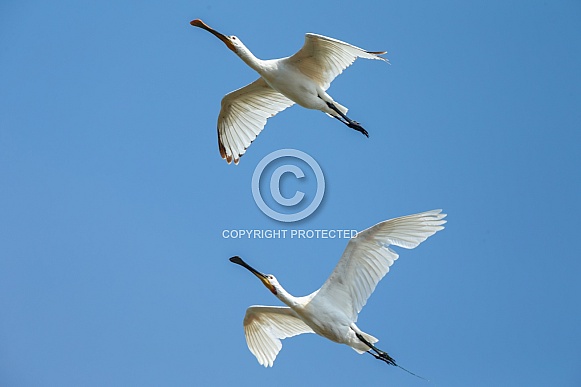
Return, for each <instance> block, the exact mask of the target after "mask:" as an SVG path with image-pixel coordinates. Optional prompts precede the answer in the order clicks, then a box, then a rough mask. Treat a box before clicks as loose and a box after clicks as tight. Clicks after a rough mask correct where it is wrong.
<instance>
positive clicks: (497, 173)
mask: <svg viewBox="0 0 581 387" xmlns="http://www.w3.org/2000/svg"><path fill="white" fill-rule="evenodd" d="M195 18H201V19H203V20H204V21H205V22H207V23H208V24H209V25H211V26H212V27H214V28H216V29H218V30H219V31H221V32H224V33H226V34H228V35H230V34H235V35H237V36H238V37H239V38H240V39H242V40H243V41H244V42H245V44H246V45H247V46H248V47H249V48H250V49H251V50H252V51H253V52H254V53H255V54H256V55H257V56H258V57H261V58H264V59H268V58H277V57H283V56H287V55H290V54H292V53H294V52H295V51H297V50H298V49H299V48H300V47H301V46H302V44H303V39H304V34H305V33H306V32H315V33H319V34H323V35H326V36H331V37H334V38H337V39H341V40H344V41H347V42H349V43H352V44H355V45H358V46H360V47H364V48H366V49H368V50H388V51H389V53H388V55H387V57H388V58H389V59H390V61H391V63H392V64H391V65H386V64H384V63H381V62H377V61H366V60H362V59H360V60H358V61H356V62H355V64H354V65H353V66H352V67H350V68H349V69H347V70H346V71H345V72H344V73H343V74H342V75H340V76H339V77H338V78H337V79H336V80H335V82H334V83H333V85H332V86H331V88H330V89H329V93H330V94H331V95H332V96H333V97H334V98H335V99H336V100H337V101H338V102H340V103H341V104H343V105H345V106H347V107H349V109H350V111H349V113H350V116H351V117H352V118H353V119H356V120H358V121H360V122H361V123H362V124H363V126H364V127H365V128H366V129H367V130H368V131H369V133H370V135H371V137H370V138H369V139H366V138H365V137H364V136H362V135H361V134H359V133H356V132H355V131H353V130H350V129H348V128H346V127H345V126H344V125H341V124H340V123H339V122H337V121H336V120H333V119H330V118H328V117H327V116H325V115H324V114H323V113H320V112H316V111H309V110H306V109H303V108H300V107H297V106H294V107H292V108H290V109H288V110H286V111H284V112H282V113H280V114H279V115H278V116H276V117H275V118H273V119H271V120H269V123H268V124H267V127H266V129H265V131H264V132H263V133H262V134H261V135H260V136H259V138H258V139H257V140H256V141H255V142H254V143H253V145H252V146H251V147H250V148H249V150H248V152H247V154H246V155H245V156H244V157H243V158H242V160H241V162H240V164H239V165H238V166H233V165H227V164H226V163H225V162H224V161H223V160H222V159H221V158H220V155H219V153H218V149H217V140H216V120H217V116H218V112H219V109H220V100H221V98H222V97H223V96H224V95H225V94H226V93H228V92H230V91H232V90H234V89H237V88H239V87H241V86H244V85H246V84H248V83H250V82H251V81H253V80H254V79H256V77H257V76H256V74H255V73H253V71H252V70H251V69H250V68H248V67H247V66H246V65H245V64H244V63H243V62H241V61H240V59H239V58H237V57H236V56H235V55H234V54H233V53H232V52H230V51H229V50H227V49H226V47H225V46H224V45H223V44H222V43H221V42H220V41H218V40H217V39H216V38H214V37H213V36H211V35H210V34H208V33H207V32H205V31H203V30H201V29H197V28H193V27H191V26H190V25H189V21H190V20H192V19H195ZM580 26H581V4H580V3H579V2H578V1H555V2H541V1H532V2H530V1H513V2H508V3H507V2H505V1H492V2H478V3H472V4H471V5H468V4H467V3H466V2H462V1H444V2H431V1H416V2H408V1H400V2H391V1H389V2H383V3H381V5H378V2H371V1H357V2H352V3H351V2H338V1H326V0H323V1H319V2H312V1H309V2H292V3H289V2H286V3H283V2H257V1H249V2H228V3H224V2H219V1H195V2H194V1H190V2H186V1H182V2H179V1H174V2H165V1H158V2H145V3H144V2H113V3H111V2H109V4H104V3H102V2H85V3H83V4H81V3H79V2H75V1H58V0H57V1H52V2H41V1H27V2H25V1H4V2H2V4H1V5H0V106H1V110H2V114H0V343H1V344H0V384H2V385H3V386H42V385H47V386H48V385H59V386H104V385H108V386H127V385H139V386H149V385H151V386H160V385H172V386H192V385H198V386H199V385H224V386H225V385H240V386H256V385H259V384H263V383H268V384H275V385H280V386H296V385H337V386H342V385H361V384H363V383H366V384H368V383H381V384H385V385H393V386H430V385H431V386H467V385H481V386H491V385H496V386H502V385H504V386H512V385H526V386H547V385H560V386H578V385H580V384H581V368H580V367H579V363H580V362H581V354H580V351H579V348H581V304H580V302H579V295H580V294H581V281H580V274H581V261H580V257H581V248H580V247H579V240H578V239H577V238H579V218H580V216H581V211H580V210H581V206H580V201H579V199H580V198H581V171H580V169H581V168H580V167H581V151H580V149H581V141H580V140H581V134H580V133H581V131H580V129H581V108H580V107H581V71H580V70H579V69H580V68H581V28H580ZM281 148H294V149H299V150H301V151H304V152H306V153H308V154H310V155H311V156H312V157H314V158H315V159H316V160H317V162H318V163H319V164H320V165H321V168H322V169H323V171H324V173H325V178H326V181H327V190H326V194H325V197H324V200H323V205H322V206H321V207H320V208H319V209H318V210H317V212H315V214H313V215H312V216H311V217H309V218H307V219H305V220H304V221H301V222H299V223H295V224H281V223H278V222H276V221H274V220H271V219H270V218H268V217H266V216H265V215H264V214H263V213H262V212H260V210H259V209H258V208H257V207H256V205H255V204H254V201H253V199H252V193H251V188H250V181H251V177H252V173H253V171H254V168H255V167H256V165H257V164H258V162H259V161H260V160H261V159H262V158H263V157H264V156H266V155H267V154H268V153H270V152H272V151H274V150H277V149H281ZM434 208H442V209H444V211H445V212H446V213H448V214H449V216H448V224H447V228H446V229H445V230H444V231H442V232H440V233H438V234H436V235H435V236H434V237H432V238H430V239H429V240H427V241H426V242H425V243H424V244H422V245H421V246H420V247H418V248H417V249H415V250H412V251H406V250H404V251H402V250H401V249H400V250H399V252H400V253H401V256H400V259H399V260H398V261H397V262H396V263H395V265H394V266H393V267H392V270H391V272H390V273H389V274H388V276H387V277H385V278H384V280H383V281H382V282H381V283H380V284H379V286H378V288H377V290H376V291H375V293H374V294H373V295H372V297H371V298H370V301H369V303H368V304H367V306H366V307H365V308H364V309H363V312H362V314H361V315H360V318H359V322H358V324H359V326H360V327H361V328H362V329H364V330H365V331H367V332H369V333H371V334H373V335H375V336H377V337H378V338H379V339H380V342H379V343H378V344H380V345H379V347H380V348H383V349H385V350H387V351H388V352H389V353H390V354H391V355H392V356H393V357H394V358H395V359H397V361H398V362H399V363H400V364H401V365H402V366H404V367H406V368H408V369H410V370H412V371H413V372H416V373H418V374H420V375H422V376H424V377H426V378H428V379H430V380H431V382H430V383H426V382H424V381H422V380H419V379H417V378H414V377H413V376H410V375H409V374H406V373H405V372H403V371H401V370H399V369H397V368H393V367H389V366H387V365H385V364H383V363H381V362H378V361H376V360H374V359H373V358H371V356H368V355H357V354H356V353H355V352H354V351H353V350H351V349H349V348H348V347H346V346H342V345H338V344H335V343H332V342H330V341H327V340H325V339H323V338H320V337H318V336H315V335H303V336H300V337H296V338H292V339H288V340H285V341H283V349H282V351H281V353H280V354H279V356H278V358H277V360H276V362H275V365H274V367H273V368H272V369H264V368H263V367H261V366H260V365H259V364H258V363H257V362H256V359H255V358H254V356H253V355H252V354H251V353H250V352H249V351H248V349H247V347H246V343H245V340H244V333H243V329H242V318H243V316H244V312H245V310H246V308H247V307H248V306H249V305H253V304H264V305H280V302H279V301H278V300H277V299H276V298H274V297H273V296H272V295H271V294H270V293H269V292H268V291H267V290H266V289H265V288H264V287H263V286H262V285H261V284H260V282H259V281H257V280H256V278H254V277H253V276H252V275H250V274H249V273H247V272H246V271H244V270H243V269H241V268H240V267H238V266H235V265H233V264H231V263H230V262H228V258H229V257H230V256H232V255H235V254H238V255H240V256H242V257H244V258H245V259H246V260H248V261H249V262H250V263H251V264H253V265H254V266H256V268H258V269H259V270H262V271H264V272H269V273H273V274H275V275H277V277H278V279H279V280H280V281H281V283H282V284H283V285H285V287H286V288H287V290H289V291H290V292H291V293H293V294H295V295H304V294H308V293H310V292H311V291H313V290H315V289H317V288H318V287H319V286H320V285H321V284H322V283H323V281H324V280H325V279H326V278H327V276H328V274H329V273H330V271H331V270H332V268H333V267H334V265H335V263H336V262H337V260H338V259H339V257H340V255H341V253H342V251H343V249H344V247H345V244H346V241H345V240H337V239H335V240H331V239H328V240H322V239H318V240H307V241H305V240H296V239H295V240H290V239H284V240H283V239H278V240H230V239H228V240H226V239H223V238H222V235H221V232H222V230H224V229H239V228H255V229H272V228H288V229H292V228H307V229H316V228H347V229H357V230H361V229H364V228H366V227H368V226H371V225H372V224H375V223H377V222H379V221H381V220H385V219H389V218H392V217H396V216H400V215H406V214H411V213H415V212H420V211H425V210H430V209H434Z"/></svg>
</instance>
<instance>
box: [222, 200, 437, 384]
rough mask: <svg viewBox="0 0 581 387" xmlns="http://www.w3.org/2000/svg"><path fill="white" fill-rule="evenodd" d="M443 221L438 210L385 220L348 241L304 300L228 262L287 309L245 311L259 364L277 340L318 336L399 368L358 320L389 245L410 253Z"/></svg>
mask: <svg viewBox="0 0 581 387" xmlns="http://www.w3.org/2000/svg"><path fill="white" fill-rule="evenodd" d="M445 217H446V214H442V213H441V210H432V211H428V212H423V213H421V214H415V215H409V216H403V217H400V218H395V219H391V220H386V221H384V222H381V223H378V224H376V225H375V226H373V227H370V228H368V229H367V230H365V231H362V232H360V233H359V234H357V236H356V237H355V238H351V240H350V241H349V243H348V244H347V247H346V248H345V251H344V252H343V255H342V256H341V259H340V260H339V263H338V264H337V266H336V267H335V269H334V270H333V272H332V273H331V276H330V277H329V278H328V279H327V281H326V282H325V283H324V284H323V286H322V287H321V288H320V289H319V290H317V291H315V292H313V293H311V294H309V295H308V296H304V297H294V296H292V295H291V294H289V293H288V292H287V291H286V290H284V289H283V287H282V286H281V285H280V284H279V282H278V281H277V280H276V278H275V277H274V276H273V275H272V274H262V273H261V272H259V271H257V270H255V269H254V268H252V267H251V266H249V265H248V264H247V263H246V262H244V261H243V260H242V259H241V258H240V257H238V256H236V257H232V258H230V261H231V262H233V263H237V264H239V265H242V266H244V267H245V268H246V269H248V270H250V271H251V272H252V273H253V274H254V275H256V276H257V277H258V279H260V280H261V281H262V283H263V284H264V285H265V286H266V287H267V288H268V289H269V290H270V291H271V292H272V293H273V294H274V295H275V296H276V297H277V298H278V299H279V300H281V301H282V302H284V303H285V304H286V305H288V306H287V307H284V306H260V305H255V306H251V307H249V308H248V309H247V310H246V316H245V317H244V333H245V335H246V343H247V344H248V348H249V349H250V352H252V353H253V354H254V356H256V359H258V362H259V363H260V364H262V365H264V366H265V367H268V366H272V365H273V363H274V359H275V358H276V356H277V355H278V352H279V351H280V350H281V348H282V343H281V339H285V338H287V337H292V336H296V335H299V334H301V333H316V334H318V335H321V336H323V337H326V338H327V339H329V340H332V341H334V342H336V343H340V344H347V345H348V346H350V347H351V348H353V349H354V350H355V351H357V352H358V353H363V352H369V353H370V354H372V355H373V356H374V357H375V358H376V359H379V360H382V361H384V362H386V363H388V364H391V365H394V366H398V367H400V366H399V365H397V364H396V362H395V360H394V359H393V358H392V357H390V356H389V355H388V354H387V353H386V352H384V351H382V350H380V349H378V348H377V347H375V346H374V345H373V344H374V343H376V342H377V341H378V340H377V339H376V338H375V337H373V336H371V335H370V334H368V333H365V332H363V331H362V330H360V329H359V328H358V327H357V325H355V322H356V321H357V315H358V314H359V312H360V311H361V309H362V308H363V306H364V305H365V304H366V303H367V299H368V298H369V296H370V295H371V293H373V291H374V290H375V286H376V285H377V283H378V282H379V281H380V280H381V279H382V278H383V276H385V274H387V272H388V271H389V267H390V266H391V265H392V264H393V262H394V261H395V260H396V259H397V258H398V254H397V253H396V252H394V251H393V250H392V249H391V248H389V246H390V245H394V246H399V247H403V248H406V249H413V248H414V247H416V246H417V245H419V244H420V243H421V242H423V241H425V240H426V239H427V238H428V237H429V236H431V235H433V234H435V233H436V232H437V231H439V230H442V229H443V228H444V227H443V226H442V225H443V224H444V223H446V221H445V220H443V219H444V218H445ZM372 351H373V352H372ZM400 368H402V367H400ZM402 369H403V368H402ZM404 370H405V369H404ZM406 371H407V370H406ZM408 372H409V371H408ZM416 376H417V375H416Z"/></svg>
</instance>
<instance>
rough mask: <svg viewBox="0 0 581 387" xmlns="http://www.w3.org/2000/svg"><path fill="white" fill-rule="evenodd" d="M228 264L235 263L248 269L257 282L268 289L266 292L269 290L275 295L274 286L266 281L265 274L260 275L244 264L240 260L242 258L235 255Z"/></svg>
mask: <svg viewBox="0 0 581 387" xmlns="http://www.w3.org/2000/svg"><path fill="white" fill-rule="evenodd" d="M230 262H232V263H236V264H238V265H240V266H242V267H245V268H246V269H248V270H249V271H250V272H251V273H252V274H254V275H255V276H256V277H258V279H259V280H261V281H262V283H263V284H264V286H266V287H267V288H268V290H270V291H271V292H272V293H273V294H276V289H275V288H274V286H272V284H271V283H270V281H269V280H268V276H266V275H265V274H262V273H261V272H259V271H258V270H256V269H255V268H253V267H252V266H250V265H249V264H247V263H246V262H244V261H243V260H242V258H240V257H239V256H237V255H236V256H234V257H232V258H230Z"/></svg>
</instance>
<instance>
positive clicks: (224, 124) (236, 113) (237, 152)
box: [218, 78, 294, 164]
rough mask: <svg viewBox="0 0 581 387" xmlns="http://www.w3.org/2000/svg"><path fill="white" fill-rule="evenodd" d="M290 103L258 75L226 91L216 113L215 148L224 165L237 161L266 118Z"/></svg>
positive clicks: (261, 127)
mask: <svg viewBox="0 0 581 387" xmlns="http://www.w3.org/2000/svg"><path fill="white" fill-rule="evenodd" d="M293 104H294V102H293V101H291V100H290V99H288V98H287V97H285V96H284V95H282V94H280V93H279V92H278V91H275V90H274V89H272V88H271V87H270V86H268V84H267V83H266V82H265V81H264V79H262V78H258V79H257V80H256V81H254V82H252V83H251V84H249V85H247V86H244V87H243V88H240V89H238V90H235V91H233V92H231V93H229V94H227V95H226V96H225V97H224V98H223V99H222V108H221V110H220V115H219V116H218V147H219V149H220V155H221V156H222V158H223V159H226V161H227V162H228V164H230V162H232V160H234V163H235V164H238V161H239V160H240V157H241V156H242V155H243V154H244V152H246V148H248V147H249V146H250V144H251V143H252V141H254V139H255V138H256V136H258V134H259V133H260V132H261V131H262V129H263V128H264V125H266V120H267V119H268V118H270V117H273V116H274V115H276V114H277V113H278V112H281V111H283V110H284V109H286V108H287V107H289V106H292V105H293Z"/></svg>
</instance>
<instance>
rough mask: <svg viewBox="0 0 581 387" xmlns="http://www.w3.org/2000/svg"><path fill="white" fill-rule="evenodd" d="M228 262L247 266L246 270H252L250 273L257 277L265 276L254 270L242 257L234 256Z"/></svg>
mask: <svg viewBox="0 0 581 387" xmlns="http://www.w3.org/2000/svg"><path fill="white" fill-rule="evenodd" d="M230 262H232V263H235V264H237V265H240V266H243V267H245V268H247V269H248V270H250V272H252V274H254V275H255V276H257V277H259V278H266V275H264V274H262V273H261V272H259V271H258V270H256V269H255V268H253V267H252V266H250V265H249V264H247V263H246V262H244V261H243V260H242V258H240V257H239V256H237V255H236V256H234V257H232V258H230Z"/></svg>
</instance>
